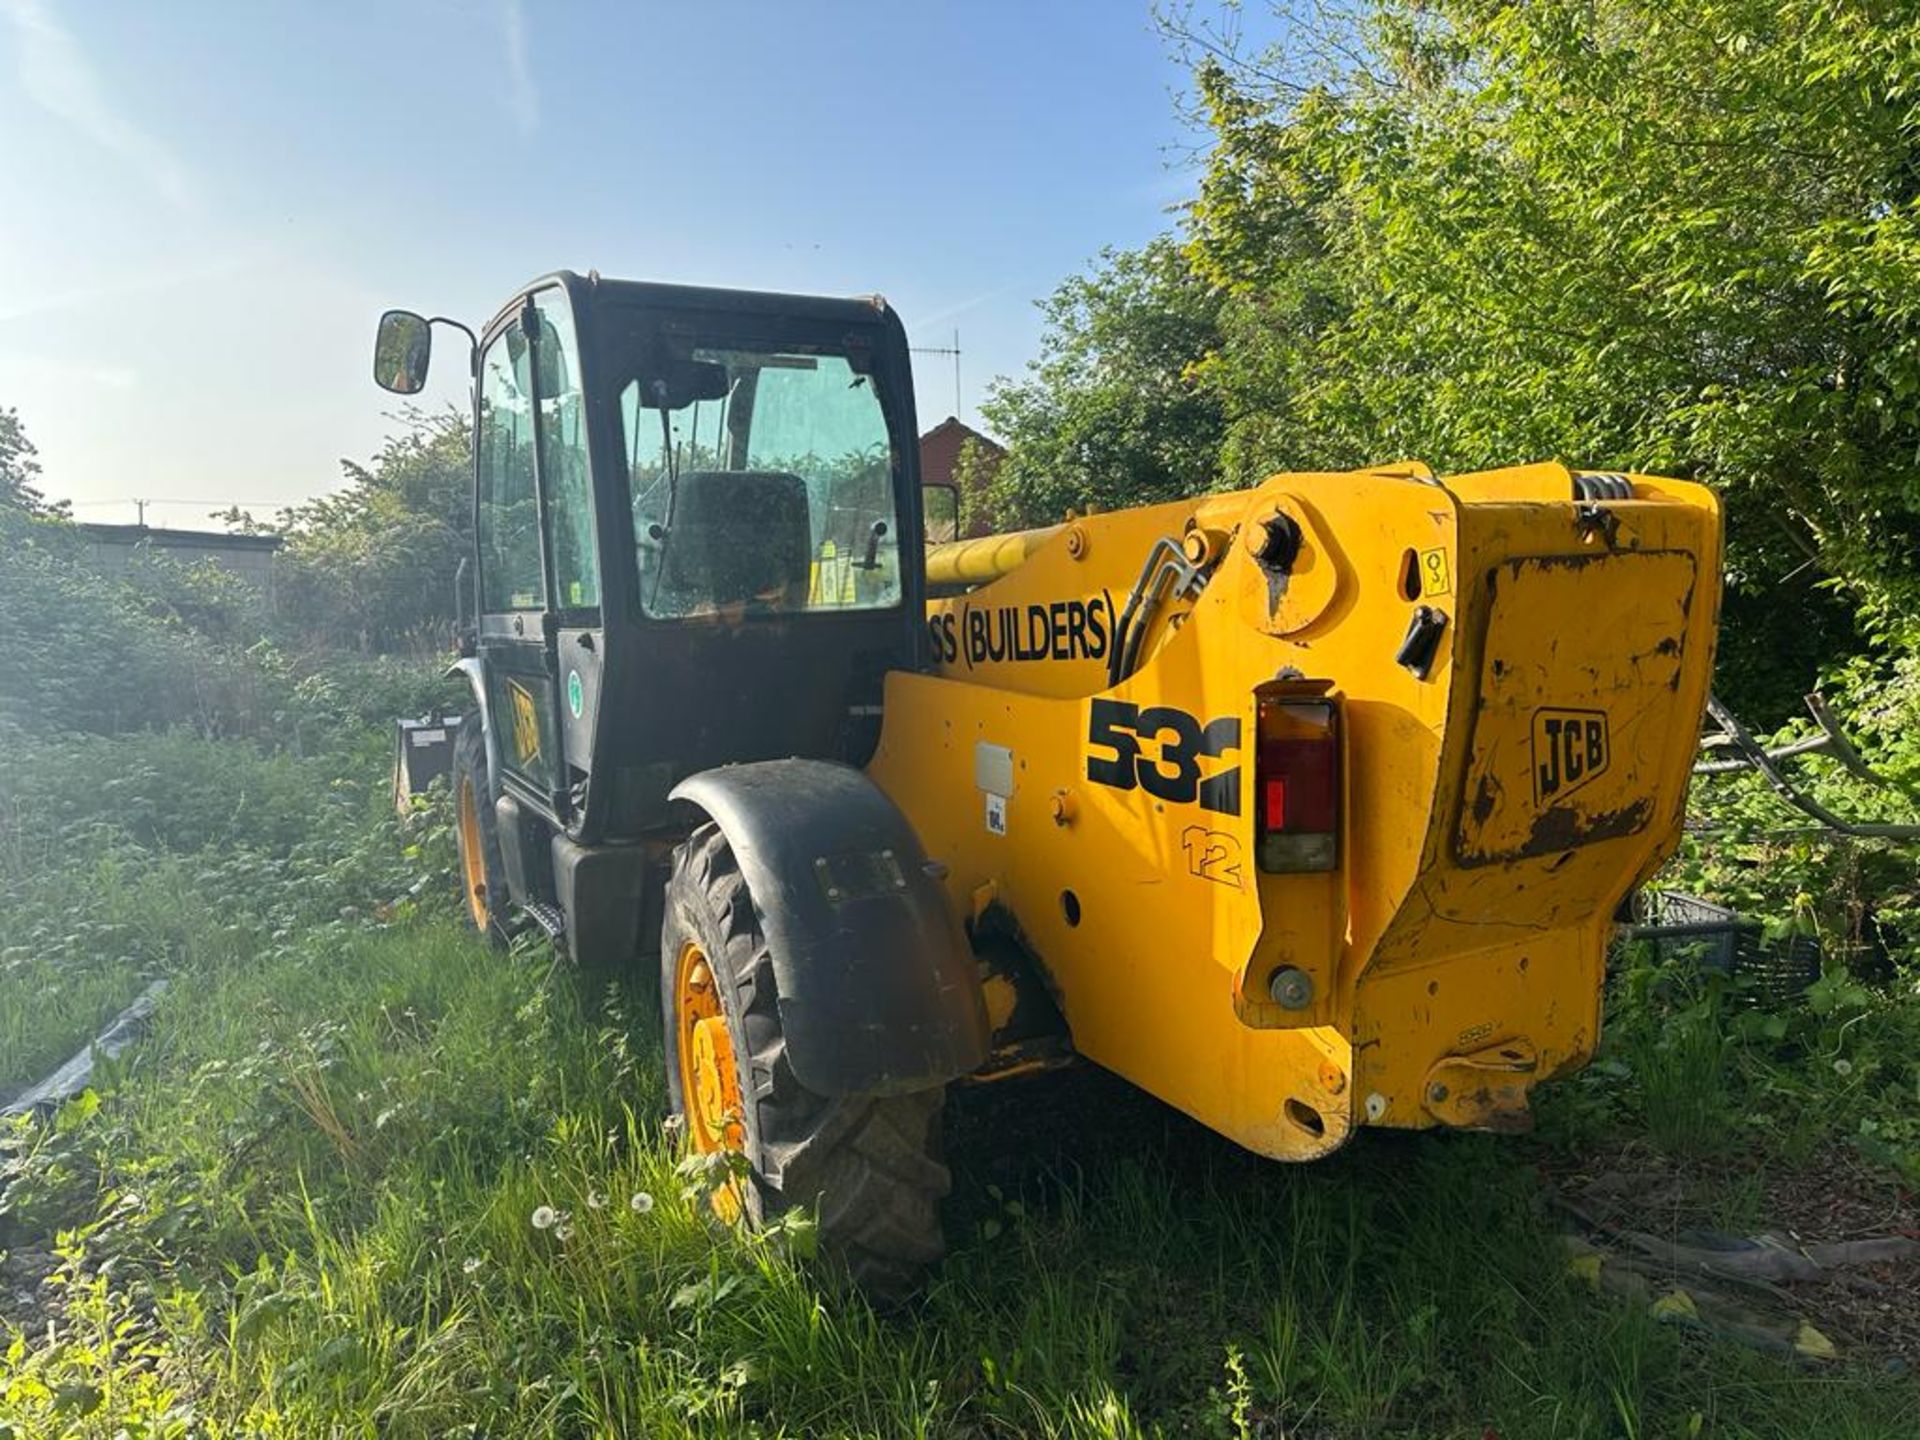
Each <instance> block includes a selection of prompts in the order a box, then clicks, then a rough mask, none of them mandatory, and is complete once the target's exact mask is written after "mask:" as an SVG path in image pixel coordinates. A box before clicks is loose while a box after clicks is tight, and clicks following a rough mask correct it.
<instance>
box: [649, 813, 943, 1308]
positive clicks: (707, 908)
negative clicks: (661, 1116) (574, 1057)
mask: <svg viewBox="0 0 1920 1440" xmlns="http://www.w3.org/2000/svg"><path fill="white" fill-rule="evenodd" d="M660 974H661V986H660V991H661V1000H662V1006H663V1008H664V1010H665V1012H666V1042H667V1044H666V1048H667V1057H666V1058H667V1090H668V1095H669V1099H670V1101H671V1103H672V1105H673V1108H674V1110H675V1112H676V1113H677V1114H678V1115H680V1117H681V1118H682V1122H683V1123H684V1125H685V1126H686V1134H687V1142H688V1144H689V1146H690V1147H691V1148H692V1149H693V1150H694V1151H695V1152H697V1153H703V1154H713V1153H727V1152H731V1153H734V1154H739V1155H743V1156H744V1157H745V1158H746V1162H747V1165H746V1169H747V1175H746V1177H745V1178H744V1179H740V1180H734V1181H730V1182H728V1183H727V1184H725V1185H722V1186H721V1187H720V1188H718V1189H717V1190H716V1191H715V1192H714V1196H713V1207H714V1210H715V1213H717V1214H718V1215H719V1216H720V1217H721V1218H722V1219H723V1220H727V1221H729V1222H732V1221H738V1220H744V1221H747V1222H752V1223H759V1222H764V1221H767V1220H770V1219H773V1218H774V1217H775V1216H778V1215H780V1214H783V1213H785V1212H786V1211H788V1210H791V1209H794V1208H796V1207H806V1206H814V1205H817V1206H818V1207H819V1212H818V1213H819V1225H820V1230H819V1235H820V1244H821V1248H822V1249H823V1250H824V1251H825V1252H827V1253H828V1254H830V1255H832V1256H834V1257H836V1258H837V1259H838V1260H839V1261H840V1262H841V1263H842V1264H844V1265H845V1266H846V1267H847V1270H848V1271H849V1272H850V1273H851V1275H852V1277H853V1279H854V1282H855V1283H856V1284H857V1285H859V1286H860V1288H861V1289H862V1290H863V1291H865V1292H866V1293H867V1294H869V1295H870V1296H872V1297H874V1298H875V1299H877V1300H881V1301H894V1300H898V1299H901V1298H903V1297H904V1296H905V1295H906V1294H908V1293H909V1292H910V1291H912V1289H913V1288H914V1287H915V1286H916V1285H917V1284H918V1282H919V1280H920V1277H921V1274H922V1272H923V1271H924V1270H925V1269H926V1267H927V1266H929V1265H931V1264H933V1263H934V1262H935V1261H936V1260H938V1259H939V1258H940V1256H941V1254H942V1253H944V1250H945V1245H944V1243H943V1241H942V1237H941V1233H940V1198H941V1197H942V1196H943V1195H945V1194H946V1193H947V1190H948V1187H949V1183H950V1182H949V1177H948V1173H947V1167H946V1166H945V1165H943V1164H942V1163H941V1162H940V1160H939V1158H938V1155H939V1145H940V1112H941V1109H942V1105H943V1103H944V1100H945V1089H944V1087H935V1088H932V1089H928V1090H922V1091H915V1092H913V1093H911V1094H907V1095H886V1096H872V1095H855V1096H825V1095H816V1094H814V1093H813V1092H812V1091H810V1090H807V1089H806V1088H805V1087H804V1086H802V1085H801V1084H800V1082H799V1081H798V1080H797V1079H795V1078H794V1074H793V1069H792V1067H791V1066H790V1065H789V1064H788V1061H787V1047H786V1036H785V1035H784V1033H783V1032H782V1030H781V1028H780V1010H779V995H778V993H777V991H776V989H775V981H774V973H773V957H772V955H771V953H770V952H769V950H768V948H767V939H766V936H765V934H764V933H763V932H762V931H761V928H760V922H759V919H758V918H757V917H756V915H755V913H754V905H753V897H752V896H751V895H750V894H749V893H748V892H747V883H746V880H745V878H744V877H743V876H742V875H741V874H740V869H739V866H738V865H737V864H736V863H735V861H734V858H733V851H732V849H731V848H730V847H729V846H728V844H727V842H726V838H725V837H724V836H723V835H721V833H720V830H719V827H718V826H715V825H711V824H709V825H703V826H702V827H701V828H700V829H698V830H696V831H695V832H694V833H693V835H692V836H691V837H690V838H689V839H688V840H687V842H686V843H685V844H683V845H681V846H680V847H679V848H678V849H676V850H675V851H674V855H673V870H672V873H671V874H670V875H669V877H668V880H667V893H666V916H665V921H664V923H663V925H662V929H661V943H660ZM848 1040H849V1043H852V1042H853V1037H848Z"/></svg>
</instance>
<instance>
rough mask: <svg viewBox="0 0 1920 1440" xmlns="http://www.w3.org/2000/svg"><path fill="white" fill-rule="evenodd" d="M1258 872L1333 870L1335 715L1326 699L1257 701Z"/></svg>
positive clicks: (1336, 834) (1336, 836)
mask: <svg viewBox="0 0 1920 1440" xmlns="http://www.w3.org/2000/svg"><path fill="white" fill-rule="evenodd" d="M1259 729H1260V741H1259V750H1258V752H1257V755H1256V758H1255V762H1254V784H1255V793H1256V794H1258V796H1259V797H1260V800H1259V830H1258V843H1259V851H1260V868H1261V869H1262V870H1265V871H1267V872H1268V873H1270V874H1297V873H1302V872H1307V871H1315V870H1332V869H1335V868H1336V867H1337V866H1338V865H1339V863H1340V710H1339V706H1338V705H1337V704H1336V703H1335V702H1334V701H1332V700H1296V699H1288V698H1285V697H1282V696H1268V695H1262V696H1260V697H1259Z"/></svg>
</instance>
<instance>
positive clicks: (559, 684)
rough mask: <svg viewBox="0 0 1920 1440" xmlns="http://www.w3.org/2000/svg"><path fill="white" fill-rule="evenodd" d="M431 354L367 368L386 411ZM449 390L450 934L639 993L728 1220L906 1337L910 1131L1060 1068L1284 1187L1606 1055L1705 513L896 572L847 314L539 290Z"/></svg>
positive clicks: (994, 560) (1682, 676)
mask: <svg viewBox="0 0 1920 1440" xmlns="http://www.w3.org/2000/svg"><path fill="white" fill-rule="evenodd" d="M429 327H430V322H429V321H427V320H424V319H422V318H421V317H419V316H417V315H412V314H409V313H406V312H401V311H393V312H389V313H388V314H387V315H386V316H385V317H383V318H382V321H381V325H380V333H379V339H378V342H377V344H376V353H375V372H376V378H377V379H378V380H379V382H380V383H381V384H382V385H384V386H386V387H387V388H389V389H392V390H396V391H398V392H399V393H403V394H408V393H414V392H417V391H418V390H419V388H420V386H421V384H422V383H423V381H424V376H425V372H426V365H427V359H428V355H429V351H430V336H431V330H430V328H429ZM473 369H474V376H475V382H476V383H475V398H474V412H475V413H474V454H475V509H474V515H475V528H476V533H477V547H476V550H477V553H476V555H475V557H474V564H473V566H472V577H471V584H470V585H468V586H466V587H464V588H463V590H462V594H463V596H464V597H465V599H464V600H463V608H464V609H466V610H467V612H468V619H467V624H468V627H469V632H470V638H469V640H468V642H467V643H466V645H465V647H464V649H465V652H466V653H464V654H463V656H462V658H461V659H460V661H459V662H458V668H459V669H460V670H461V671H462V672H463V673H464V674H465V675H466V677H467V679H468V681H469V682H470V684H471V686H472V689H473V695H474V711H473V714H472V715H471V717H469V719H468V720H467V721H466V722H465V724H464V725H463V727H462V730H461V734H460V739H459V744H458V747H457V752H456V757H455V778H454V789H455V801H456V812H457V817H458V838H459V846H460V855H461V860H462V867H463V873H464V878H465V884H466V889H467V901H468V907H469V912H470V915H471V917H472V920H473V923H474V924H475V926H476V927H478V928H479V929H480V930H482V931H483V932H490V933H495V934H498V933H500V932H501V931H502V930H503V928H504V927H505V926H506V924H507V917H508V915H509V913H512V914H514V915H516V916H525V917H528V918H530V919H531V920H532V921H534V922H537V923H538V924H540V925H541V926H543V927H544V928H545V929H546V930H547V931H548V932H549V933H550V934H552V935H554V936H555V937H556V938H557V939H559V940H560V941H561V942H562V943H563V944H564V945H565V946H566V948H567V949H568V951H570V952H571V954H572V955H573V956H574V958H575V959H576V960H577V961H578V962H580V963H581V964H582V965H584V966H587V967H590V968H593V969H597V970H619V969H622V968H626V967H631V966H634V965H636V964H648V965H651V964H656V963H657V965H658V967H659V974H660V981H661V997H662V1005H663V1009H664V1013H665V1021H666V1052H667V1071H668V1083H669V1088H670V1091H671V1094H672V1098H673V1103H674V1105H675V1107H676V1109H677V1110H678V1112H679V1113H680V1114H681V1115H682V1116H683V1117H684V1122H685V1126H686V1133H687V1138H688V1142H689V1144H690V1145H691V1146H692V1147H693V1148H694V1149H695V1150H697V1151H704V1152H713V1153H719V1152H737V1153H739V1154H741V1155H743V1156H744V1157H745V1161H746V1164H745V1166H744V1167H743V1169H744V1171H745V1172H746V1178H744V1179H742V1180H738V1181H735V1182H733V1183H731V1184H729V1185H726V1186H724V1187H722V1188H721V1189H720V1190H719V1192H718V1195H717V1198H716V1201H715V1204H716V1208H717V1209H718V1210H720V1211H721V1213H722V1214H723V1215H726V1216H727V1217H729V1218H733V1217H743V1218H748V1219H757V1218H764V1217H765V1216H767V1215H769V1214H772V1213H775V1212H777V1211H779V1210H782V1209H784V1208H786V1207H789V1206H794V1205H808V1206H812V1205H817V1206H818V1208H819V1216H820V1225H821V1234H822V1238H823V1240H824V1241H825V1242H826V1244H827V1245H828V1246H829V1247H830V1248H831V1249H833V1250H834V1251H836V1252H837V1253H838V1254H839V1255H840V1256H841V1257H842V1258H843V1259H844V1260H845V1261H846V1262H847V1264H848V1265H849V1266H850V1268H851V1269H852V1271H853V1273H854V1275H855V1277H856V1278H857V1279H859V1280H861V1281H862V1282H863V1283H865V1284H866V1285H868V1286H869V1287H870V1288H873V1289H876V1290H880V1291H897V1290H899V1289H901V1288H903V1287H905V1286H906V1285H908V1284H910V1283H911V1281H912V1279H913V1277H914V1275H915V1274H916V1273H917V1272H918V1271H919V1270H920V1269H921V1268H922V1267H923V1266H924V1265H926V1264H927V1263H928V1262H930V1261H932V1260H933V1259H935V1258H936V1257H937V1256H938V1255H939V1253H940V1250H941V1241H940V1230H939V1220H938V1213H937V1207H938V1201H939V1197H940V1196H941V1195H942V1194H943V1193H944V1192H945V1190H946V1188H947V1172H946V1170H945V1169H944V1167H943V1166H942V1165H941V1163H940V1161H939V1160H938V1158H937V1156H938V1153H939V1152H938V1143H937V1134H936V1130H937V1126H938V1123H939V1115H940V1110H941V1105H942V1099H943V1095H944V1090H945V1087H946V1086H947V1084H948V1083H949V1082H952V1081H955V1080H958V1079H962V1078H972V1079H976V1080H977V1079H991V1078H1000V1077H1003V1076H1008V1075H1014V1074H1019V1073H1023V1072H1025V1071H1029V1070H1032V1069H1034V1068H1037V1067H1039V1066H1043V1065H1048V1064H1053V1063H1058V1062H1060V1061H1062V1060H1065V1059H1067V1058H1070V1057H1072V1056H1075V1055H1078V1056H1084V1057H1086V1058H1088V1059H1090V1060H1093V1061H1095V1062H1097V1063H1099V1064H1102V1065H1104V1066H1107V1067H1108V1068H1110V1069H1112V1070H1114V1071H1117V1072H1118V1073H1120V1074H1121V1075H1123V1076H1126V1077H1127V1078H1129V1079H1131V1080H1132V1081H1134V1082H1135V1083H1136V1084H1139V1085H1141V1086H1142V1087H1144V1088H1145V1089H1147V1090H1148V1091H1150V1092H1152V1093H1153V1094H1155V1095H1158V1096H1160V1097H1161V1098H1163V1099H1165V1100H1166V1101H1168V1102H1170V1103H1172V1104H1174V1105H1177V1106H1179V1107H1180V1108H1181V1109H1183V1110H1186V1111H1187V1112H1188V1113H1190V1114H1192V1115H1194V1116H1195V1117H1197V1118H1198V1119H1200V1120H1201V1121H1203V1122H1205V1123H1206V1124H1208V1125H1210V1126H1212V1127H1213V1128H1215V1129H1216V1130H1219V1131H1220V1132H1222V1133H1223V1134H1225V1135H1227V1136H1229V1137H1231V1138H1232V1139H1234V1140H1235V1141H1237V1142H1238V1143H1240V1144H1242V1145H1245V1146H1247V1147H1249V1148H1251V1149H1253V1150H1256V1151H1258V1152H1260V1153H1262V1154H1265V1155H1269V1156H1274V1157H1276V1158H1281V1159H1294V1160H1304V1159H1309V1158H1313V1157H1315V1156H1318V1155H1323V1154H1325V1153H1327V1152H1329V1151H1331V1150H1332V1149H1334V1148H1335V1147H1337V1146H1338V1145H1340V1144H1341V1143H1342V1142H1343V1141H1344V1140H1345V1139H1346V1138H1347V1135H1348V1134H1349V1132H1350V1131H1351V1130H1352V1129H1353V1128H1354V1127H1355V1126H1357V1125H1362V1124H1374V1125H1389V1126H1402V1127H1423V1126H1433V1125H1449V1126H1459V1127H1470V1128H1494V1129H1509V1128H1517V1127H1519V1126H1522V1125H1524V1124H1525V1123H1526V1119H1527V1114H1528V1111H1527V1101H1528V1093H1529V1091H1530V1090H1531V1088H1532V1086H1533V1085H1534V1084H1536V1083H1537V1082H1539V1081H1540V1080H1542V1079H1545V1078H1548V1077H1549V1076H1552V1075H1556V1074H1561V1073H1564V1072H1565V1071H1567V1070H1569V1069H1572V1068H1574V1067H1577V1066H1578V1065H1580V1064H1581V1063H1583V1062H1584V1061H1585V1060H1586V1059H1587V1058H1588V1056H1589V1055H1590V1054H1591V1053H1592V1050H1593V1047H1594V1044H1595V1042H1596V1039H1597V1032H1598V1026H1599V1016H1600V1011H1599V998H1600V988H1601V979H1602V962H1603V952H1604V947H1605V941H1606V936H1607V931H1608V926H1609V923H1610V917H1611V915H1612V913H1613V911H1614V909H1615V907H1616V906H1617V905H1618V903H1619V902H1620V900H1621V898H1622V896H1623V895H1624V894H1625V893H1626V892H1627V890H1628V889H1629V888H1630V887H1631V886H1632V885H1633V884H1634V883H1636V881H1637V880H1639V879H1640V878H1641V877H1643V876H1645V875H1646V874H1648V873H1649V872H1650V871H1651V870H1652V869H1653V868H1654V867H1655V866H1656V865H1657V864H1658V863H1659V862H1660V860H1661V859H1663V858H1664V856H1665V855H1666V854H1667V852H1668V851H1669V849H1670V848H1671V846H1672V844H1673V841H1674V839H1675V837H1676V835H1677V833H1678V829H1679V825H1680V819H1681V810H1682V806H1683V803H1684V799H1685V791H1686V779H1687V773H1688V766H1689V763H1690V761H1691V758H1692V752H1693V745H1694V736H1695V734H1696V732H1697V728H1698V723H1699V719H1700V714H1701V711H1702V709H1703V706H1704V703H1705V696H1706V683H1707V675H1708V672H1709V669H1710V665H1711V657H1712V647H1713V638H1714V618H1715V611H1716V609H1717V606H1718V599H1719V570H1718V558H1719V517H1718V511H1717V508H1716V506H1715V504H1714V501H1713V499H1712V497H1711V496H1710V495H1709V494H1708V493H1707V492H1706V491H1704V490H1702V489H1700V488H1699V487H1696V486H1693V485H1688V484H1683V483H1679V482H1674V481H1666V480H1657V479H1652V478H1647V477H1641V476H1624V475H1598V474H1585V473H1575V472H1571V471H1569V470H1567V469H1565V468H1564V467H1561V466H1559V465H1534V466H1527V467H1521V468H1516V469H1510V470H1501V471H1495V472H1489V473H1486V474H1479V475H1468V476H1460V477H1453V478H1449V479H1444V480H1442V479H1437V478H1435V477H1434V476H1432V475H1431V474H1430V473H1428V471H1427V470H1426V469H1425V468H1424V467H1422V466H1420V465H1417V464H1400V465H1394V466H1386V467H1381V468H1378V469H1374V470H1366V471H1357V472H1347V473H1340V474H1309V475H1280V476H1275V477H1273V478H1272V479H1270V480H1268V481H1267V482H1265V483H1264V484H1262V485H1260V486H1258V487H1256V488H1254V489H1251V490H1246V491H1241V492H1237V493H1234V494H1228V495H1211V496H1205V497H1200V498H1196V499H1193V500H1189V501H1180V502H1176V503H1173V504H1165V505H1156V506H1151V507H1144V508H1140V509H1135V510H1128V511H1121V512H1116V513H1112V514H1097V515H1087V516H1080V517H1072V516H1069V517H1068V518H1067V519H1066V520H1065V521H1064V522H1063V523H1062V524H1060V525H1057V526H1054V527H1051V528H1049V529H1045V530H1038V531H1028V532H1021V533H1018V534H1010V535H999V536H992V537H988V538H986V539H979V540H966V541H955V542H952V543H948V544H943V545H938V546H933V547H928V546H926V545H924V544H923V537H922V526H923V520H922V508H921V491H920V484H919V474H918V451H917V444H916V426H915V422H914V406H913V393H912V386H911V378H910V372H909V364H908V355H907V347H906V339H905V335H904V332H903V331H902V328H901V325H900V322H899V320H898V319H897V318H896V317H895V315H894V313H893V312H892V311H891V310H890V309H889V308H888V307H887V306H886V304H885V303H884V302H882V301H880V300H877V299H858V300H832V299H819V298H809V297H797V296H789V295H772V294H749V293H744V292H735V291H722V290H704V289H690V288H681V287H673V286H663V285H649V284H632V283H626V282H616V281H608V280H603V279H600V278H599V277H597V276H589V277H587V278H584V279H583V278H581V277H580V276H577V275H572V274H560V275H556V276H553V277H551V278H549V279H546V280H542V281H539V282H536V283H535V284H533V285H532V286H529V287H528V288H527V289H526V290H525V291H524V292H523V293H522V294H521V295H520V296H519V297H518V298H516V299H515V300H514V301H513V302H512V303H511V304H509V305H508V306H507V307H506V308H505V309H504V310H502V311H501V313H500V314H499V315H498V316H497V317H496V318H495V319H494V320H493V322H492V323H491V324H490V325H489V326H488V327H487V328H486V330H485V331H484V332H483V333H482V334H481V335H480V336H479V337H478V341H477V343H476V344H475V345H474V347H473ZM656 956H657V959H656Z"/></svg>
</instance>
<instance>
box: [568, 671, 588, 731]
mask: <svg viewBox="0 0 1920 1440" xmlns="http://www.w3.org/2000/svg"><path fill="white" fill-rule="evenodd" d="M585 705H586V695H585V692H584V690H583V688H582V686H581V684H580V672H579V671H578V670H569V671H568V672H567V709H569V710H571V711H572V712H573V718H574V719H576V720H578V719H579V718H580V711H581V710H582V709H583V708H585Z"/></svg>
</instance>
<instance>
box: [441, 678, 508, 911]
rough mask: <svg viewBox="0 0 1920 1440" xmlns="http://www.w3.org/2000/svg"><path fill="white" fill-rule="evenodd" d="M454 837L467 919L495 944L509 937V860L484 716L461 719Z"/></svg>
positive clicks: (456, 753)
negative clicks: (504, 848) (496, 815)
mask: <svg viewBox="0 0 1920 1440" xmlns="http://www.w3.org/2000/svg"><path fill="white" fill-rule="evenodd" d="M453 840H454V847H455V849H456V850H458V852H459V866H458V870H459V876H460V888H461V891H462V892H463V894H464V897H465V906H464V909H465V911H466V916H467V922H468V923H469V924H470V925H472V926H473V928H474V929H475V930H477V931H479V932H480V934H482V935H484V936H486V938H487V939H488V940H489V941H490V942H492V943H493V944H495V945H504V944H506V941H507V925H506V920H507V917H506V905H507V884H506V873H507V866H506V861H505V860H504V859H503V858H502V856H501V853H500V830H499V822H498V821H497V820H496V819H495V818H494V813H493V786H492V785H491V783H489V778H488V773H487V742H486V737H485V736H484V735H483V734H482V733H481V730H480V717H479V716H478V715H469V716H467V717H466V718H465V719H464V720H462V721H461V722H460V731H459V733H458V734H457V735H456V736H455V737H454V741H453Z"/></svg>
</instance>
